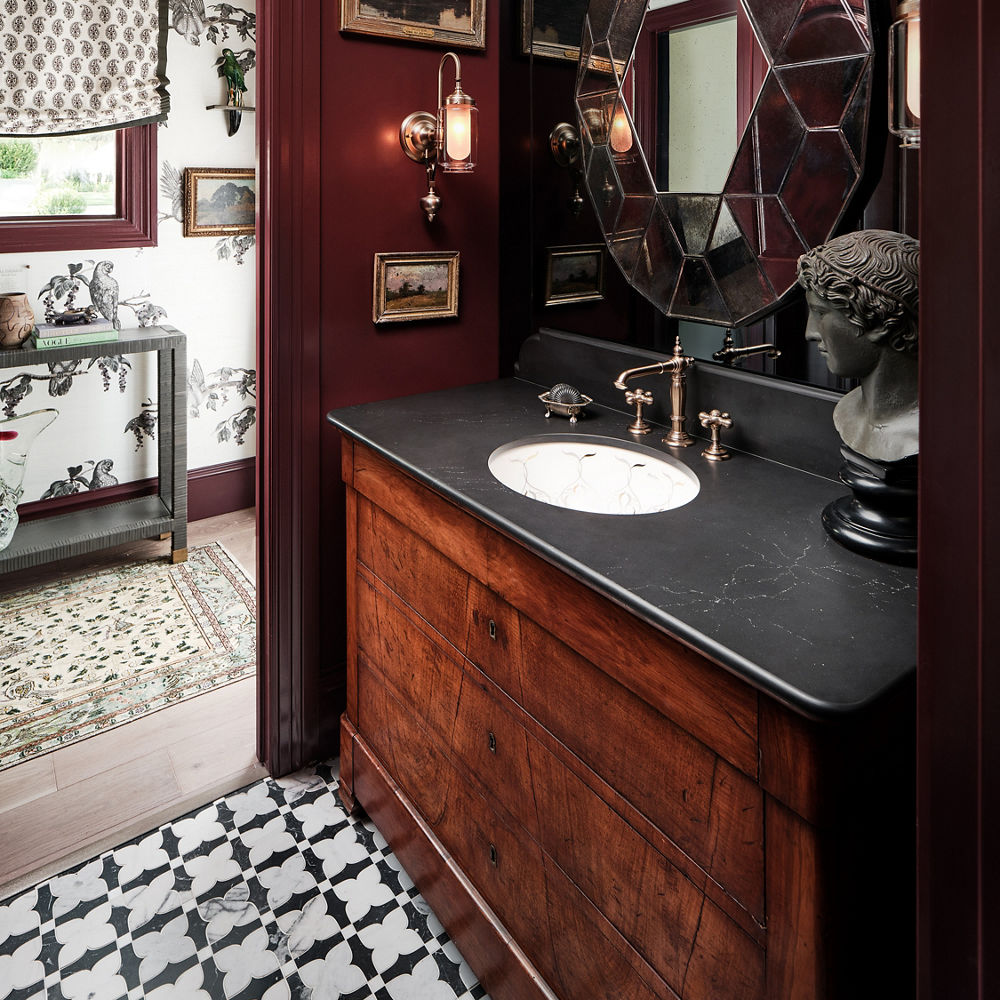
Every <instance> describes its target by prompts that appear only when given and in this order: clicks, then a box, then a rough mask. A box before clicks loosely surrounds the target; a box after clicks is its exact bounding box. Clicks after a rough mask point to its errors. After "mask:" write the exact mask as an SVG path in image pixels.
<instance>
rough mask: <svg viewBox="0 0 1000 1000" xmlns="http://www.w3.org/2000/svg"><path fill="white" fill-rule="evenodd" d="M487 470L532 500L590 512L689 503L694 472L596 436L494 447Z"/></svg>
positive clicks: (695, 486) (643, 510)
mask: <svg viewBox="0 0 1000 1000" xmlns="http://www.w3.org/2000/svg"><path fill="white" fill-rule="evenodd" d="M489 469H490V472H492V473H493V475H494V476H495V477H496V478H497V479H498V480H499V481H500V482H501V483H503V485H504V486H506V487H507V488H508V489H511V490H514V492H515V493H520V494H521V495H522V496H526V497H528V498H530V499H532V500H539V501H541V502H542V503H547V504H552V505H553V506H556V507H565V508H567V509H569V510H580V511H587V512H589V513H592V514H655V513H659V512H661V511H665V510H673V509H674V508H676V507H682V506H684V504H686V503H690V502H691V501H692V500H693V499H694V498H695V497H696V496H697V495H698V490H699V483H698V477H697V476H696V475H695V474H694V473H693V472H692V471H691V470H690V469H689V468H688V467H687V466H686V465H684V464H683V463H682V462H679V461H678V460H677V459H675V458H672V457H671V456H669V455H661V454H658V453H657V452H655V451H653V450H652V449H651V448H645V447H642V446H640V445H628V444H623V443H621V442H617V441H612V440H610V439H609V440H607V441H606V442H605V441H604V440H602V439H600V438H596V437H578V438H570V439H560V438H536V439H528V440H523V441H514V442H511V443H510V444H506V445H503V446H502V447H500V448H497V449H496V451H494V452H493V454H492V455H490V458H489Z"/></svg>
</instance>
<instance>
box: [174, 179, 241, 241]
mask: <svg viewBox="0 0 1000 1000" xmlns="http://www.w3.org/2000/svg"><path fill="white" fill-rule="evenodd" d="M256 215H257V180H256V176H255V174H254V171H253V169H249V170H234V169H230V168H228V167H187V168H186V169H185V171H184V235H185V236H238V235H240V234H241V233H252V232H253V231H254V220H255V218H256Z"/></svg>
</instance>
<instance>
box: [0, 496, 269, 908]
mask: <svg viewBox="0 0 1000 1000" xmlns="http://www.w3.org/2000/svg"><path fill="white" fill-rule="evenodd" d="M212 541H218V542H221V543H222V544H223V545H224V546H225V547H226V549H227V550H228V551H229V553H230V554H231V555H232V556H233V557H234V558H235V559H236V561H237V562H238V563H239V564H240V565H241V566H243V568H244V569H246V570H247V572H248V573H249V575H250V576H251V577H253V576H254V570H255V566H256V534H255V523H254V511H253V510H252V509H251V510H244V511H238V512H236V513H234V514H223V515H221V516H220V517H213V518H206V519H205V520H203V521H195V522H192V524H191V525H190V526H189V528H188V544H189V546H190V547H192V548H194V547H195V546H198V545H205V544H207V543H208V542H212ZM167 552H169V542H166V541H155V540H154V541H144V542H131V543H128V544H126V545H120V546H117V547H116V548H114V549H106V550H104V551H102V552H96V553H92V554H90V555H87V556H79V557H77V558H74V559H67V560H63V561H62V562H59V563H54V564H52V565H50V566H38V567H34V568H33V569H31V570H26V571H23V572H19V573H16V574H9V575H8V576H4V577H0V594H2V593H7V592H9V591H12V590H20V589H22V588H24V587H26V586H42V585H44V584H45V583H50V582H52V581H54V580H58V579H60V578H61V577H63V576H68V575H71V574H78V573H86V572H88V571H93V570H95V569H98V568H100V567H103V566H109V565H114V564H115V563H117V562H122V561H125V560H128V559H136V558H149V557H156V556H164V555H165V554H166V553H167ZM265 774H266V772H265V770H264V768H263V767H262V766H261V765H260V764H259V763H258V761H257V757H256V679H255V678H252V677H250V678H246V679H244V680H241V681H237V682H236V683H235V684H229V685H227V686H226V687H222V688H218V689H216V690H214V691H210V692H208V693H206V694H203V695H199V696H198V697H196V698H192V699H191V700H189V701H185V702H181V703H180V704H178V705H172V706H170V707H169V708H165V709H162V710H161V711H159V712H154V713H153V714H152V715H148V716H145V717H143V718H141V719H138V720H136V721H135V722H131V723H128V724H127V725H125V726H119V727H117V728H116V729H112V730H109V731H108V732H106V733H101V734H100V735H97V736H92V737H90V738H89V739H86V740H81V741H80V742H79V743H75V744H70V745H69V746H66V747H61V748H60V749H58V750H55V751H53V752H52V753H48V754H45V755H44V756H41V757H36V758H34V759H31V760H28V761H25V762H24V763H23V764H17V765H15V766H14V767H10V768H7V769H6V770H4V771H0V899H3V898H5V897H7V896H9V895H11V894H12V893H14V892H18V891H20V890H21V889H22V888H24V887H26V886H28V885H31V884H33V883H34V882H36V881H39V880H41V879H43V878H47V877H48V876H50V875H53V874H55V873H57V872H59V871H62V870H63V869H64V868H67V867H70V866H72V865H73V864H75V863H77V862H79V861H83V860H85V859H86V858H89V857H92V856H93V855H95V854H99V853H100V852H101V851H105V850H108V849H109V848H111V847H113V846H115V845H116V844H119V843H122V842H123V841H126V840H128V839H130V838H131V837H134V836H136V835H137V834H139V833H142V832H144V831H146V830H149V829H152V828H154V827H156V826H159V825H160V824H161V823H165V822H166V821H167V820H170V819H175V818H176V817H177V816H180V815H182V814H183V813H185V812H187V811H188V810H189V809H193V808H195V807H196V806H198V805H201V804H202V803H205V802H209V801H211V800H212V799H215V798H217V797H219V796H220V795H224V794H226V793H227V792H230V791H233V790H234V789H236V788H240V787H242V786H243V785H246V784H248V783H249V782H251V781H256V780H257V779H259V778H261V777H263V776H264V775H265Z"/></svg>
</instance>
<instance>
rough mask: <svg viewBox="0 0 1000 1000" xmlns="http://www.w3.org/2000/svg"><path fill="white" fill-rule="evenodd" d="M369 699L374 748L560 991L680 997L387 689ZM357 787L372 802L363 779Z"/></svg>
mask: <svg viewBox="0 0 1000 1000" xmlns="http://www.w3.org/2000/svg"><path fill="white" fill-rule="evenodd" d="M362 676H364V672H363V674H362ZM372 676H374V675H372ZM364 704H365V706H366V710H367V711H368V712H369V713H370V717H369V720H368V725H367V728H366V733H367V734H370V746H371V749H372V751H373V752H374V753H375V754H376V756H377V757H378V758H379V759H381V760H382V761H383V762H384V764H385V766H386V768H387V769H388V771H389V773H390V774H393V775H395V776H396V778H397V780H398V782H399V785H400V788H401V790H402V791H403V793H404V794H405V795H406V796H407V797H408V798H409V799H410V800H411V801H412V802H413V804H414V806H415V807H416V808H417V810H418V811H419V812H420V813H421V815H422V816H423V818H424V820H425V821H426V823H427V825H428V826H429V827H430V829H431V830H432V831H433V833H434V835H435V836H436V837H437V839H438V840H440V842H441V844H442V846H443V847H444V849H445V850H446V851H448V852H449V853H450V854H451V855H452V856H453V857H454V859H455V861H456V862H457V863H458V865H459V866H460V868H461V869H462V871H463V872H465V873H466V874H467V876H468V878H469V881H470V882H471V883H472V885H473V886H474V887H475V888H476V890H477V891H478V892H479V893H481V894H482V896H483V898H484V899H485V900H486V901H487V903H488V904H489V906H490V907H491V908H492V909H493V910H494V911H495V912H496V914H497V916H498V917H499V919H500V920H501V921H502V922H503V924H504V926H506V927H507V928H508V929H509V930H510V932H511V934H512V935H513V937H514V939H515V940H517V941H518V942H520V943H521V945H522V947H523V948H524V951H525V953H526V955H527V956H528V958H529V959H530V961H531V962H532V964H533V965H535V966H536V967H537V968H538V970H539V971H540V972H541V973H542V975H543V976H544V977H545V980H546V981H547V982H548V983H549V984H550V986H551V988H552V989H553V991H554V992H555V993H556V994H557V995H558V996H560V997H567V998H569V997H574V998H575V997H581V998H582V997H615V998H617V1000H653V998H661V1000H674V998H676V997H677V994H676V993H675V992H674V991H673V990H671V989H670V988H669V987H668V986H667V984H666V983H664V982H663V981H662V980H661V979H660V978H659V976H657V975H656V973H655V972H654V971H653V969H652V968H650V967H649V965H648V964H647V963H645V962H644V961H643V960H642V958H641V957H640V956H639V955H638V954H637V953H636V952H635V951H634V950H633V949H632V948H631V947H630V946H629V945H628V943H627V942H626V941H625V940H624V939H623V938H622V937H621V936H620V935H619V934H618V933H617V932H616V931H615V929H614V928H613V926H612V925H611V924H610V923H609V922H608V921H607V919H606V918H605V917H603V916H602V915H601V914H600V912H599V911H598V910H597V909H596V908H595V907H594V906H593V904H592V903H590V902H589V900H587V899H586V897H585V896H583V895H582V894H581V893H580V892H579V890H577V889H576V888H575V887H574V886H573V885H572V883H571V882H570V881H569V880H568V879H567V877H566V875H565V874H564V873H563V872H562V871H561V870H560V869H559V868H558V866H557V865H555V864H554V863H553V862H552V861H551V860H550V859H548V858H546V856H545V855H543V853H542V852H541V850H540V848H539V846H538V845H537V843H534V842H533V841H531V840H530V839H529V838H526V837H524V835H523V834H520V833H518V831H517V829H516V828H515V827H513V826H512V825H510V824H508V823H507V822H505V821H504V820H503V819H502V818H501V817H500V816H499V815H498V814H497V813H495V812H494V811H493V810H492V809H491V808H490V806H489V804H488V803H487V801H486V800H485V799H484V798H483V797H482V796H481V795H478V794H477V793H475V792H473V791H471V789H470V788H469V786H468V784H467V782H466V781H465V780H464V778H463V777H462V776H461V775H460V774H459V773H458V772H457V771H456V770H455V768H454V766H453V765H452V764H451V763H450V762H449V761H448V760H447V758H446V756H445V755H444V754H442V753H441V751H440V750H439V749H438V747H437V745H436V744H435V742H434V741H433V740H428V739H427V738H426V733H425V731H424V730H422V729H421V728H420V727H419V726H418V725H417V724H416V722H415V721H414V719H413V717H412V716H411V715H410V713H409V712H407V711H406V710H405V709H404V708H403V706H402V704H401V703H400V702H398V701H397V700H396V699H395V698H393V697H392V696H391V695H390V694H389V693H388V691H387V689H385V688H384V687H383V686H382V685H380V684H378V683H372V684H371V685H370V687H369V686H366V689H365V697H364ZM366 742H368V741H367V740H366ZM356 753H357V751H356ZM356 790H357V792H358V797H359V801H361V802H362V804H364V805H365V806H366V807H367V801H366V799H365V795H364V791H363V788H362V782H361V781H360V780H359V781H358V784H357V786H356ZM525 886H531V887H532V891H525Z"/></svg>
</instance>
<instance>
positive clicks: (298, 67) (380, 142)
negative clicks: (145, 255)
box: [258, 0, 505, 773]
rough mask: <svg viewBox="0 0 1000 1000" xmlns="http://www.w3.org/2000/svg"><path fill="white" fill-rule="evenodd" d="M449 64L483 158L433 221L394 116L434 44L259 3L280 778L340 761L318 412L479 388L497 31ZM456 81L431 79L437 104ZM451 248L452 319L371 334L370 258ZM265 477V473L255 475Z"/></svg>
mask: <svg viewBox="0 0 1000 1000" xmlns="http://www.w3.org/2000/svg"><path fill="white" fill-rule="evenodd" d="M486 6H487V17H488V24H487V50H486V52H485V53H476V52H471V51H469V52H466V51H464V50H462V51H460V53H459V54H460V57H461V59H462V68H463V84H464V88H465V90H466V91H467V92H468V93H469V94H471V95H472V96H473V97H474V98H475V99H476V101H477V103H478V107H479V125H480V138H479V161H480V165H479V167H477V169H476V171H475V172H474V173H473V174H472V175H469V176H458V175H447V174H441V175H439V181H440V183H439V191H440V194H441V197H442V199H443V205H442V209H441V213H440V215H439V217H438V219H437V220H436V221H435V222H434V223H427V222H426V220H425V218H424V214H423V211H422V210H421V208H420V206H419V204H418V202H419V199H420V197H421V196H422V195H423V194H425V193H426V179H425V175H424V171H423V169H422V168H421V167H420V166H418V165H417V164H415V163H413V162H412V161H410V160H409V159H408V158H407V157H406V156H405V155H404V154H403V152H402V150H401V149H400V147H399V140H398V132H399V125H400V122H401V121H402V120H403V118H404V117H405V116H406V115H407V114H409V113H410V112H412V111H423V110H426V111H432V112H433V111H434V109H435V104H436V100H437V69H438V63H439V61H440V59H441V56H442V55H443V54H444V51H445V49H444V48H441V47H436V46H428V45H417V44H410V43H405V42H396V41H391V40H389V39H381V38H370V37H366V36H360V35H354V36H349V35H343V34H341V33H340V31H339V30H338V24H339V4H337V3H332V2H318V0H282V2H281V3H280V4H279V3H278V2H277V0H261V2H260V3H259V6H258V14H259V20H260V32H261V38H260V39H259V41H260V45H261V81H262V86H261V100H260V104H261V118H260V142H261V149H262V157H261V168H262V176H261V191H262V197H261V204H262V212H261V216H262V219H263V222H262V226H263V233H262V235H263V236H264V240H265V247H264V252H263V253H262V293H261V296H262V299H261V311H262V323H261V328H262V339H261V352H260V353H261V357H260V361H259V364H260V368H261V373H262V374H261V383H262V392H263V393H264V394H265V399H266V400H267V402H266V403H264V404H262V412H263V413H265V414H267V415H268V418H267V420H266V425H265V426H262V428H261V453H262V455H263V456H264V458H263V461H262V468H263V469H265V470H266V469H270V478H269V480H268V479H266V478H265V479H262V481H261V486H260V489H261V495H262V497H263V499H264V503H263V508H264V513H263V519H262V523H261V567H260V568H261V579H266V580H267V581H268V583H267V584H265V586H264V587H263V588H262V592H261V601H262V615H261V644H262V650H263V652H264V656H265V657H266V658H267V659H268V660H269V661H270V668H269V670H268V671H265V673H266V674H267V675H268V676H267V677H266V678H265V680H264V681H263V682H262V683H263V685H264V692H263V693H264V698H263V701H264V703H265V708H264V710H263V715H262V720H261V722H262V725H261V749H262V752H263V753H264V754H265V755H266V756H267V758H268V762H269V763H270V764H271V766H272V770H274V771H276V772H278V773H281V772H284V771H286V770H289V769H290V768H292V767H295V766H297V765H298V764H299V763H301V762H303V761H305V760H308V759H310V758H311V757H314V756H317V755H321V754H331V753H334V752H335V751H336V748H337V739H336V725H337V720H338V715H339V713H340V710H341V708H342V701H343V684H344V660H345V617H344V585H343V575H344V570H343V567H344V561H345V554H344V538H345V533H344V491H343V486H342V485H341V482H340V449H339V441H338V436H337V433H336V431H335V430H334V428H333V427H332V426H330V425H329V424H328V423H327V422H326V419H325V418H326V414H327V412H328V411H329V410H332V409H334V408H337V407H341V406H347V405H350V404H354V403H361V402H366V401H370V400H377V399H386V398H390V397H393V396H401V395H407V394H410V393H417V392H425V391H428V390H432V389H443V388H447V387H450V386H455V385H462V384H466V383H470V382H476V381H485V380H488V379H491V378H495V377H496V375H497V370H498V361H497V357H498V341H499V320H498V314H497V301H498V284H499V248H498V219H499V207H498V206H499V177H500V168H499V159H498V154H499V140H498V135H499V114H500V100H499V96H500V95H499V90H500V87H499V78H500V73H499V65H500V52H501V46H500V43H499V31H498V25H499V21H500V16H501V9H502V8H503V7H504V6H505V4H503V3H501V2H493V3H489V4H487V5H486ZM452 83H453V75H452V73H451V71H450V70H449V68H448V67H446V75H445V85H446V89H445V93H448V92H449V91H450V89H451V84H452ZM428 250H457V251H459V252H460V254H461V264H460V267H461V271H460V302H459V317H458V319H456V320H444V321H439V322H430V323H406V324H392V325H389V326H386V327H378V328H377V327H375V325H374V324H373V322H372V277H373V259H374V254H375V252H376V251H428ZM266 475H267V473H265V476H266Z"/></svg>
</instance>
